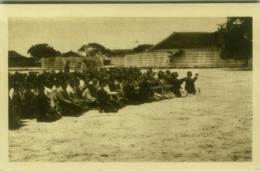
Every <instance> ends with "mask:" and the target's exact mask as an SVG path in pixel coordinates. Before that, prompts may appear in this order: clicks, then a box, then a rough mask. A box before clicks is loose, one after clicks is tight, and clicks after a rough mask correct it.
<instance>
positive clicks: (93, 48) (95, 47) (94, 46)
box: [78, 43, 111, 57]
mask: <svg viewBox="0 0 260 171" xmlns="http://www.w3.org/2000/svg"><path fill="white" fill-rule="evenodd" d="M110 51H111V50H110V49H106V48H105V47H104V46H103V45H100V44H98V43H89V44H87V45H83V46H81V48H79V50H78V52H79V53H85V54H86V56H91V57H94V56H99V55H106V54H108V53H109V52H110Z"/></svg>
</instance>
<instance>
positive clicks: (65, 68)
mask: <svg viewBox="0 0 260 171" xmlns="http://www.w3.org/2000/svg"><path fill="white" fill-rule="evenodd" d="M69 72H70V61H67V63H66V65H65V67H64V73H69Z"/></svg>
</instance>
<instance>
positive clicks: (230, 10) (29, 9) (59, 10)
mask: <svg viewBox="0 0 260 171" xmlns="http://www.w3.org/2000/svg"><path fill="white" fill-rule="evenodd" d="M245 9H246V10H245ZM47 11H51V13H48V12H47ZM71 11H73V13H72V12H71ZM133 11H135V12H133ZM220 11H221V12H220ZM257 11H259V6H258V5H253V4H243V5H239V4H237V5H234V4H230V5H227V4H226V5H220V4H218V5H216V4H209V5H199V4H191V5H187V4H186V5H158V4H154V5H63V6H56V5H55V6H53V5H52V6H51V5H43V6H34V5H27V6H26V5H25V6H24V5H22V6H1V8H0V12H1V16H3V17H1V27H2V26H3V27H2V28H3V29H2V30H1V38H2V39H1V44H2V45H3V49H1V56H2V57H1V63H2V64H3V68H2V69H1V81H3V83H5V84H3V85H5V86H7V78H6V75H7V72H8V69H7V66H8V65H7V58H3V57H5V56H7V54H6V53H7V49H8V39H7V32H8V27H7V23H8V21H7V19H8V17H17V16H19V17H20V16H25V17H32V16H35V17H36V16H37V17H53V16H56V17H64V16H65V17H68V16H69V17H83V16H84V17H86V16H88V17H89V16H92V17H93V16H94V17H100V16H114V17H115V16H125V17H126V16H127V17H129V16H130V17H131V16H132V17H140V16H142V17H188V16H193V17H194V16H197V17H203V16H207V17H225V16H253V18H254V22H253V23H254V29H253V30H254V34H253V35H254V36H253V37H254V40H253V42H254V43H253V45H254V48H253V49H254V55H253V56H254V62H253V63H254V67H253V68H254V73H253V74H254V75H253V92H254V93H253V94H254V96H253V102H254V106H255V105H256V104H257V95H258V94H259V89H257V87H259V78H258V77H259V76H257V75H258V67H257V65H258V64H259V61H258V59H257V56H258V54H259V43H258V40H257V39H256V38H257V37H258V36H259V35H258V34H259V33H258V32H257V31H256V30H259V26H258V23H259V22H258V21H259V18H258V15H257V14H258V12H257ZM3 90H6V89H4V88H3ZM1 94H2V96H1V109H2V113H3V114H2V116H1V125H2V126H3V128H2V129H1V130H3V131H2V132H1V135H2V137H5V138H4V139H5V141H3V143H1V151H5V153H2V154H1V155H2V156H1V159H2V160H1V161H4V162H3V163H4V167H5V168H6V169H8V168H9V169H11V168H12V169H11V170H13V168H14V169H18V168H22V167H25V168H26V167H28V165H30V166H31V165H32V164H29V163H26V164H21V163H8V138H7V137H8V132H7V123H8V122H7V117H6V116H7V115H4V113H7V112H6V111H7V100H6V98H5V97H7V92H5V91H3V92H1ZM256 113H257V108H254V116H253V135H254V138H253V162H248V163H134V164H132V165H129V164H127V163H119V164H118V163H105V164H100V163H70V164H67V163H66V164H54V163H51V164H50V165H48V166H47V165H44V167H43V164H38V163H37V164H35V165H33V166H34V167H36V168H37V169H40V170H41V169H42V170H45V169H47V167H48V168H55V167H60V166H63V167H64V166H65V168H66V169H69V168H75V167H77V168H78V169H84V170H86V168H85V167H88V168H89V167H90V168H95V169H100V168H102V169H104V168H106V169H112V170H113V169H116V168H119V167H123V168H125V169H127V168H128V167H133V166H134V167H135V169H149V168H154V169H162V168H164V169H172V168H177V169H183V168H189V169H198V168H215V169H216V167H217V168H218V169H224V168H234V169H243V168H247V169H257V168H258V162H259V157H258V156H259V154H260V153H259V150H258V148H257V144H259V143H258V142H259V140H258V139H257V134H258V130H259V126H258V123H259V118H258V116H257V115H256ZM1 165H2V164H1ZM67 165H68V166H67ZM0 169H2V168H0ZM78 169H77V170H78ZM63 170H65V169H63ZM104 170H105V169H104Z"/></svg>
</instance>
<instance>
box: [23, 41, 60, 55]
mask: <svg viewBox="0 0 260 171" xmlns="http://www.w3.org/2000/svg"><path fill="white" fill-rule="evenodd" d="M27 53H28V54H30V55H31V56H32V57H35V58H42V57H56V56H59V55H61V53H60V51H57V50H55V49H54V48H53V47H51V46H49V45H48V44H47V43H42V44H36V45H33V46H32V47H31V48H30V49H29V50H28V51H27Z"/></svg>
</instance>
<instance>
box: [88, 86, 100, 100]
mask: <svg viewBox="0 0 260 171" xmlns="http://www.w3.org/2000/svg"><path fill="white" fill-rule="evenodd" d="M88 89H89V93H90V94H91V96H92V97H94V98H97V91H98V87H97V86H95V85H94V84H89V85H88Z"/></svg>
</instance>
